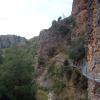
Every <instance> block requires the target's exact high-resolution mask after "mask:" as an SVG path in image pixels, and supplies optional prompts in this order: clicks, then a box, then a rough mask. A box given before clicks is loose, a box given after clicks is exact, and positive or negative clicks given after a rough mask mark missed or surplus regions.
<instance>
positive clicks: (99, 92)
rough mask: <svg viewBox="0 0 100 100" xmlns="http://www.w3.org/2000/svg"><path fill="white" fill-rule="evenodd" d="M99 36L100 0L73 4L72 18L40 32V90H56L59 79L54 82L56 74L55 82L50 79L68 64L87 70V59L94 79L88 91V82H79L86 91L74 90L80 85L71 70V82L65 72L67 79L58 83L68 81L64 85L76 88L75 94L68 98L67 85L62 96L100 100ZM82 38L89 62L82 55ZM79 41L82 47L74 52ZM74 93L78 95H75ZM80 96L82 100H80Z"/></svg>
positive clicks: (88, 67) (90, 81) (75, 1)
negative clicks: (51, 72) (54, 87)
mask: <svg viewBox="0 0 100 100" xmlns="http://www.w3.org/2000/svg"><path fill="white" fill-rule="evenodd" d="M99 32H100V0H73V7H72V14H71V16H70V17H68V18H65V19H60V20H58V21H53V22H52V26H51V27H50V28H49V29H45V30H43V31H41V32H40V36H39V43H40V44H39V50H38V68H37V69H38V70H39V72H40V75H41V77H39V78H38V83H40V86H41V87H44V88H47V87H49V88H53V86H55V79H54V77H55V74H54V73H55V72H54V73H53V74H54V76H53V78H51V77H50V75H49V73H50V71H51V70H52V71H53V70H54V71H56V70H57V71H58V72H59V69H60V71H61V70H62V69H63V68H64V66H65V65H64V64H65V62H66V61H68V62H69V63H70V64H69V65H70V66H74V65H75V66H76V67H77V69H78V68H79V67H80V66H81V67H84V66H82V63H81V61H82V62H83V59H85V63H86V64H87V65H86V66H87V73H88V74H87V75H89V77H90V79H88V89H87V88H86V87H85V86H87V85H86V80H85V81H83V80H79V82H78V83H77V85H78V86H79V84H80V82H84V83H85V86H84V87H85V89H83V88H79V87H77V88H79V91H77V88H76V87H75V88H74V89H72V88H73V87H74V82H76V80H77V79H76V80H74V82H73V81H72V80H73V70H71V72H72V74H70V73H69V74H70V76H71V78H70V80H69V81H68V80H67V78H66V74H65V72H62V73H63V77H61V78H60V76H59V78H58V79H59V80H60V81H61V82H63V81H64V82H65V83H64V84H66V85H68V84H71V85H72V88H70V93H72V94H71V96H72V97H71V96H70V95H69V94H68V87H67V86H66V85H65V89H64V90H63V91H60V93H59V95H60V96H61V97H62V96H63V97H64V96H65V98H67V99H68V100H79V99H82V100H86V99H87V98H85V97H88V99H89V100H99V99H100V83H98V82H97V81H96V79H94V77H95V78H97V79H99V80H100V48H99V47H100V43H99V42H100V38H99V37H100V36H99V35H100V34H99ZM80 37H85V38H84V42H85V44H84V45H85V51H86V52H85V54H86V55H85V56H86V58H85V57H83V56H84V53H82V52H83V51H82V50H83V48H84V47H81V46H80V44H79V43H80V41H79V38H80ZM76 41H78V44H77V45H74V47H73V48H72V46H73V44H74V43H75V42H76ZM77 46H78V47H77ZM76 48H78V49H76ZM72 49H74V50H72ZM70 51H74V53H73V52H71V53H72V57H71V58H72V59H71V58H70V57H69V54H70ZM80 52H81V53H80ZM75 54H76V56H75ZM73 55H74V57H73ZM77 55H79V56H77ZM82 57H83V58H82ZM80 59H81V60H80ZM67 67H68V66H67ZM75 71H76V70H75ZM79 72H81V71H79ZM67 73H68V72H67ZM57 74H58V73H57ZM75 75H76V74H75ZM81 75H82V72H81ZM82 77H83V76H82ZM56 78H57V77H56ZM62 79H63V80H62ZM83 79H84V77H83ZM66 80H67V81H66ZM56 81H57V80H56ZM57 82H58V81H57ZM68 82H69V83H68ZM58 83H59V82H58ZM44 84H46V85H44ZM81 84H83V83H81ZM86 90H88V96H87V95H86V94H85V93H87V91H86ZM65 91H66V92H67V96H66V95H65V94H64V92H65ZM72 91H73V92H74V93H75V94H73V92H72ZM80 91H81V92H80ZM84 91H85V92H84ZM79 94H80V97H78V96H76V95H79ZM59 98H60V97H58V98H57V100H61V99H62V98H60V99H59ZM73 98H74V99H73ZM63 99H64V98H63ZM52 100H53V99H52ZM64 100H65V99H64Z"/></svg>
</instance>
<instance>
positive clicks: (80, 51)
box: [69, 37, 85, 61]
mask: <svg viewBox="0 0 100 100" xmlns="http://www.w3.org/2000/svg"><path fill="white" fill-rule="evenodd" d="M84 57H85V47H84V37H80V38H79V39H78V40H77V41H73V42H72V45H71V48H70V51H69V58H70V59H72V60H76V61H79V60H82V59H83V58H84Z"/></svg>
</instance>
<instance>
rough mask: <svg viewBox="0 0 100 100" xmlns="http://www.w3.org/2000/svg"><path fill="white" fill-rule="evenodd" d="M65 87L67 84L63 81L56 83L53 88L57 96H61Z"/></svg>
mask: <svg viewBox="0 0 100 100" xmlns="http://www.w3.org/2000/svg"><path fill="white" fill-rule="evenodd" d="M65 87H66V84H65V83H64V82H63V81H56V83H55V84H54V86H53V91H54V93H56V94H60V93H61V92H62V91H63V89H64V88H65Z"/></svg>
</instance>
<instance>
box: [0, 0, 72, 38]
mask: <svg viewBox="0 0 100 100" xmlns="http://www.w3.org/2000/svg"><path fill="white" fill-rule="evenodd" d="M72 1H73V0H0V35H2V34H15V35H20V36H24V37H26V38H28V39H29V38H32V37H33V36H37V35H39V32H40V30H42V29H45V28H48V27H50V26H51V22H52V20H54V19H55V20H57V19H58V17H59V16H63V15H65V16H69V15H70V13H71V9H72Z"/></svg>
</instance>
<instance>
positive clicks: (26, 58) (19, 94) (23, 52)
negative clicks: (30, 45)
mask: <svg viewBox="0 0 100 100" xmlns="http://www.w3.org/2000/svg"><path fill="white" fill-rule="evenodd" d="M32 58H33V57H32V55H31V53H30V52H28V51H27V49H23V48H16V47H14V48H9V49H6V50H5V53H4V63H3V64H2V65H1V66H0V99H1V100H2V99H3V98H5V97H6V98H9V100H35V96H34V95H35V87H34V85H35V83H32V80H33V77H34V76H33V73H34V67H33V66H32Z"/></svg>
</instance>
